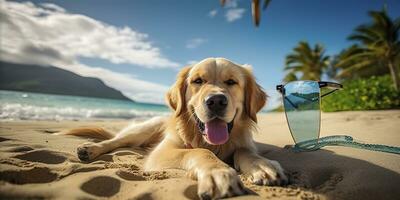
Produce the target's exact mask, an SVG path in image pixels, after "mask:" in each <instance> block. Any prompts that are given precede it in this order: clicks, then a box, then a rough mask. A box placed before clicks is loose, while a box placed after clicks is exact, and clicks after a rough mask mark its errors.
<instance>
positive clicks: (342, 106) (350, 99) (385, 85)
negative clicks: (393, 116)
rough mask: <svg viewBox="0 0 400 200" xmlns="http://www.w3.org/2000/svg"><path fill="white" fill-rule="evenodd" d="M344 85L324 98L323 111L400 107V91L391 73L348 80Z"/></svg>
mask: <svg viewBox="0 0 400 200" xmlns="http://www.w3.org/2000/svg"><path fill="white" fill-rule="evenodd" d="M343 86H344V88H345V89H344V90H341V91H338V92H335V93H334V94H332V95H328V96H325V97H324V98H322V101H321V103H322V110H323V111H325V112H332V111H346V110H376V109H393V108H395V109H399V108H400V92H399V91H396V90H395V88H394V86H393V84H392V81H391V78H390V76H389V75H385V76H379V77H376V76H372V77H370V78H363V79H355V80H347V81H344V82H343Z"/></svg>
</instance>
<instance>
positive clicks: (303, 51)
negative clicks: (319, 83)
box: [285, 41, 329, 81]
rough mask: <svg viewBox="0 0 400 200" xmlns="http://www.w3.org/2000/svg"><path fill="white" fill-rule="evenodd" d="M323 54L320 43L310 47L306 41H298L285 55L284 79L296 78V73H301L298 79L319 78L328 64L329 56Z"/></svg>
mask: <svg viewBox="0 0 400 200" xmlns="http://www.w3.org/2000/svg"><path fill="white" fill-rule="evenodd" d="M324 54H325V49H324V47H323V46H322V45H321V44H316V45H315V46H314V48H311V47H310V45H309V44H308V43H307V42H304V41H302V42H299V44H298V45H297V46H296V47H295V48H294V49H293V52H292V53H291V54H289V55H287V56H286V61H285V64H286V66H285V70H286V71H287V75H286V77H285V81H287V80H291V79H294V78H296V79H297V76H296V74H299V75H301V77H300V78H299V79H300V80H320V78H321V75H322V73H323V72H324V71H325V70H326V69H327V67H328V65H329V56H326V55H324ZM293 76H294V77H293Z"/></svg>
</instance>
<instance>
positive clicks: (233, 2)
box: [225, 0, 238, 8]
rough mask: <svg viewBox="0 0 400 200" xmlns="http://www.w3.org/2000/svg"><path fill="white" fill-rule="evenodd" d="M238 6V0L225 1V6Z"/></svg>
mask: <svg viewBox="0 0 400 200" xmlns="http://www.w3.org/2000/svg"><path fill="white" fill-rule="evenodd" d="M237 6H238V0H228V1H226V3H225V7H226V8H237Z"/></svg>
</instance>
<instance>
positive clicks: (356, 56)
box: [335, 10, 400, 90]
mask: <svg viewBox="0 0 400 200" xmlns="http://www.w3.org/2000/svg"><path fill="white" fill-rule="evenodd" d="M369 16H370V17H371V18H372V22H371V23H368V24H363V25H360V26H358V27H357V28H356V29H355V30H354V32H353V33H352V34H351V35H350V36H349V38H348V39H349V40H351V41H354V42H356V44H355V45H353V46H351V47H349V48H347V49H345V50H344V51H342V52H341V53H340V54H339V56H338V61H337V62H336V63H335V67H336V68H338V69H339V70H340V71H339V72H338V74H337V75H336V77H337V78H338V79H348V78H358V77H369V76H371V75H381V74H385V73H387V72H390V74H391V77H392V81H393V83H394V86H395V88H396V90H399V88H400V79H399V69H398V67H399V65H400V63H399V59H400V58H399V57H400V40H399V29H400V18H396V19H394V20H392V19H391V18H390V17H389V16H388V15H387V12H386V11H385V10H383V11H370V12H369Z"/></svg>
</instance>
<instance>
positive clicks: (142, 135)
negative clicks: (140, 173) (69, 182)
mask: <svg viewBox="0 0 400 200" xmlns="http://www.w3.org/2000/svg"><path fill="white" fill-rule="evenodd" d="M266 98H267V95H266V94H265V92H264V91H263V90H262V88H261V87H260V86H259V85H258V84H257V83H256V81H255V79H254V76H253V74H252V72H251V69H250V68H249V67H246V66H241V65H238V64H235V63H233V62H231V61H229V60H227V59H224V58H207V59H205V60H203V61H201V62H199V63H197V64H194V65H192V66H189V67H185V68H183V69H182V70H181V71H180V72H179V74H178V76H177V80H176V82H175V84H174V85H173V86H172V87H171V89H170V90H169V92H168V93H167V95H166V101H167V103H168V105H169V106H170V107H171V109H172V110H173V114H172V115H171V116H169V117H157V118H153V119H150V120H148V121H145V122H142V123H140V124H132V125H130V126H128V127H126V128H125V129H123V130H122V131H120V132H119V133H118V134H116V135H114V134H112V133H109V132H107V131H106V130H104V129H101V128H80V129H75V130H71V131H69V132H67V133H65V134H70V135H78V136H92V137H98V138H105V139H107V140H104V141H102V142H99V143H85V144H83V145H81V146H80V147H78V151H77V152H78V157H79V158H80V159H81V160H83V161H89V160H92V159H94V158H96V157H97V156H99V155H101V154H103V153H106V152H109V151H112V150H114V149H116V148H119V147H125V146H152V145H155V148H154V149H153V150H152V151H151V153H150V154H149V156H148V158H147V160H146V164H145V170H151V171H154V170H163V169H168V168H169V169H171V168H180V169H185V170H186V171H187V172H188V175H189V176H190V177H192V178H193V179H195V180H197V181H198V195H199V197H200V198H201V199H218V198H223V197H231V196H237V195H243V194H245V193H246V190H245V189H244V187H243V184H242V182H241V180H240V178H239V177H238V172H239V173H243V174H246V177H249V179H250V180H251V181H252V182H253V183H254V184H257V185H283V184H286V183H287V182H288V179H287V177H286V176H285V174H284V171H283V169H282V167H281V166H280V164H279V163H278V162H277V161H274V160H268V159H266V158H264V157H262V156H260V155H258V154H257V149H256V146H255V143H254V141H253V138H252V134H253V132H254V131H255V130H256V129H255V128H256V123H257V116H256V114H257V112H258V111H260V110H261V109H262V108H263V106H264V105H265V102H266ZM227 163H231V164H233V165H232V166H230V165H228V164H227Z"/></svg>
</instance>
